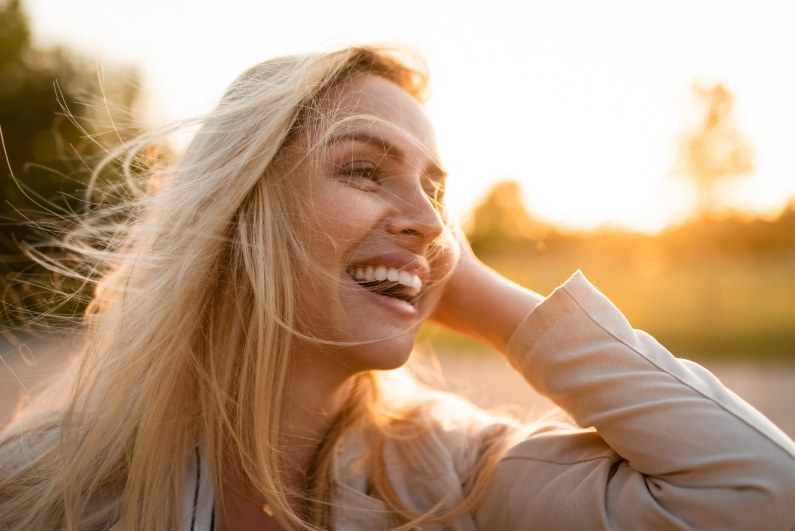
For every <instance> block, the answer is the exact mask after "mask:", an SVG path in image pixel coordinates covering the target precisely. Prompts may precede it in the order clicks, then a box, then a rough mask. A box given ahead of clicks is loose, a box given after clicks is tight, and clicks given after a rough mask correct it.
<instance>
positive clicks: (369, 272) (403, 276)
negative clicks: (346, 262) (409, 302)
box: [349, 265, 422, 291]
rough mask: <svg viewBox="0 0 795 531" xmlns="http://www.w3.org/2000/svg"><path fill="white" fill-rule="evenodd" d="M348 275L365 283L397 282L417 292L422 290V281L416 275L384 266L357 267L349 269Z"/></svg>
mask: <svg viewBox="0 0 795 531" xmlns="http://www.w3.org/2000/svg"><path fill="white" fill-rule="evenodd" d="M349 273H350V274H351V276H352V277H353V278H355V279H356V280H362V281H365V282H374V281H379V282H381V281H384V280H389V281H390V282H397V283H398V284H400V285H402V286H406V287H408V288H412V289H415V290H417V291H419V290H420V289H422V280H421V279H420V277H419V276H418V275H414V274H412V273H409V272H408V271H403V270H400V269H397V268H394V267H386V266H371V265H369V266H358V267H354V268H351V269H350V270H349Z"/></svg>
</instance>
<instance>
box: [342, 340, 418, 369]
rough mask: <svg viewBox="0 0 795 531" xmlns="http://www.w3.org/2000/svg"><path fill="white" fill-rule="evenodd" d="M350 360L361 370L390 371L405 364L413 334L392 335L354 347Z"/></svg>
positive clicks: (411, 349)
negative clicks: (352, 358)
mask: <svg viewBox="0 0 795 531" xmlns="http://www.w3.org/2000/svg"><path fill="white" fill-rule="evenodd" d="M356 350H357V352H355V353H354V354H353V356H354V357H355V360H352V361H353V362H354V363H355V364H356V365H357V366H358V367H359V370H361V371H367V370H373V371H390V370H393V369H398V368H400V367H402V366H403V365H405V364H406V363H407V362H408V361H409V358H410V357H411V353H412V351H413V350H414V334H413V333H412V334H410V335H406V336H398V337H392V338H389V339H384V340H382V341H374V342H373V343H370V344H367V345H363V346H361V347H359V348H357V349H356Z"/></svg>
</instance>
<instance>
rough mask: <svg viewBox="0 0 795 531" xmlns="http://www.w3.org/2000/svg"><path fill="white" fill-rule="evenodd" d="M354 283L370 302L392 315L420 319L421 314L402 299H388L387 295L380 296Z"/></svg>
mask: <svg viewBox="0 0 795 531" xmlns="http://www.w3.org/2000/svg"><path fill="white" fill-rule="evenodd" d="M351 280H353V279H351ZM353 283H354V284H355V285H356V288H357V289H359V290H361V291H362V292H363V293H364V294H365V295H366V296H368V297H369V298H370V300H372V301H373V302H375V303H376V304H378V305H380V306H382V307H383V308H385V309H387V310H389V311H390V312H391V313H393V314H395V315H397V316H398V317H401V318H403V319H417V317H419V314H420V312H419V311H418V310H417V308H415V307H414V306H413V305H412V304H410V303H408V302H406V301H402V300H400V299H393V298H392V297H387V296H386V295H378V294H376V293H373V292H372V291H370V290H369V289H366V288H363V287H362V286H361V285H359V283H358V282H356V281H355V280H353Z"/></svg>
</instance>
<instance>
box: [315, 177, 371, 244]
mask: <svg viewBox="0 0 795 531" xmlns="http://www.w3.org/2000/svg"><path fill="white" fill-rule="evenodd" d="M325 192H326V193H322V194H321V195H320V196H318V197H317V200H316V201H315V202H314V203H313V205H312V206H311V207H310V212H311V214H310V216H311V217H310V230H311V232H312V239H313V240H314V241H315V245H316V246H317V247H318V249H317V250H318V251H320V253H314V252H313V253H312V254H315V255H316V256H317V255H318V254H320V255H322V256H329V250H332V252H331V254H332V255H336V256H337V257H339V255H341V254H343V253H344V252H345V251H347V250H349V249H350V247H351V246H353V245H356V244H357V243H359V242H361V241H362V240H363V239H365V238H366V237H367V235H368V234H370V233H371V232H373V231H374V230H375V229H376V228H377V226H378V222H379V220H380V219H382V218H383V217H384V216H385V205H384V204H383V202H382V201H380V200H379V199H377V198H376V197H375V196H374V195H373V194H370V193H367V192H361V191H358V190H352V189H350V188H349V187H346V186H342V185H336V186H329V187H327V188H326V190H325Z"/></svg>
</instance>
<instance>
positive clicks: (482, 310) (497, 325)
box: [433, 254, 543, 354]
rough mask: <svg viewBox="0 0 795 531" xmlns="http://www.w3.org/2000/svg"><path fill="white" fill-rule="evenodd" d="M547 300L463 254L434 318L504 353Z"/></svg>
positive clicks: (470, 256) (472, 257)
mask: <svg viewBox="0 0 795 531" xmlns="http://www.w3.org/2000/svg"><path fill="white" fill-rule="evenodd" d="M541 301H543V297H541V296H540V295H539V294H537V293H535V292H533V291H531V290H529V289H526V288H524V287H522V286H520V285H518V284H516V283H515V282H511V281H510V280H508V279H506V278H505V277H503V276H502V275H500V274H499V273H497V272H495V271H493V270H492V269H490V268H488V267H487V266H485V265H484V264H482V263H481V262H480V261H478V260H477V258H475V257H474V256H472V255H469V254H467V255H465V256H462V258H461V263H460V264H459V266H458V268H457V270H456V272H455V273H454V274H453V277H452V278H451V279H450V283H449V285H448V287H447V289H446V290H445V294H444V296H443V297H442V299H441V301H440V304H439V306H438V308H437V310H436V312H435V313H434V315H433V319H434V320H435V321H437V322H439V323H440V324H443V325H445V326H447V327H449V328H451V329H453V330H454V331H456V332H459V333H461V334H464V335H467V336H470V337H472V338H474V339H476V340H478V341H481V342H483V343H485V344H487V345H489V346H490V347H491V348H493V349H495V350H496V351H498V352H501V353H503V354H505V353H507V349H508V341H509V340H510V338H511V335H512V334H513V332H514V331H515V330H516V327H517V326H518V325H519V324H520V323H521V322H522V321H523V320H524V319H525V318H526V317H527V315H528V314H529V313H530V312H531V311H532V310H533V309H534V308H535V307H536V306H538V304H539V303H541Z"/></svg>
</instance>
